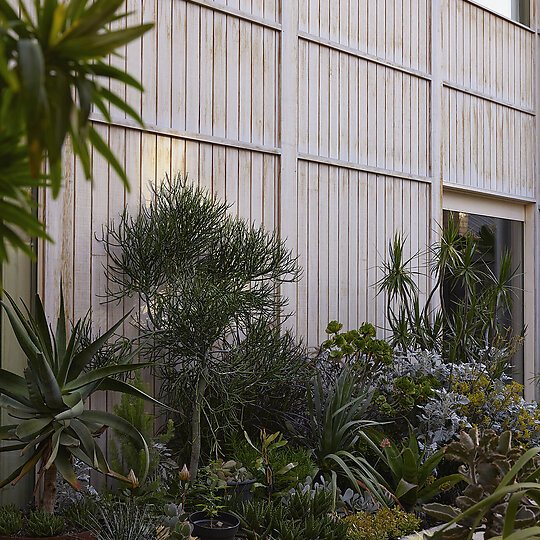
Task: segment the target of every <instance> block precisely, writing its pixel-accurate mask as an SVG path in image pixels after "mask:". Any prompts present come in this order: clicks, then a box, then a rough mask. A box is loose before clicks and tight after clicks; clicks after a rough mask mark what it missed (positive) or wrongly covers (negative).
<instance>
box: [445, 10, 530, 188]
mask: <svg viewBox="0 0 540 540" xmlns="http://www.w3.org/2000/svg"><path fill="white" fill-rule="evenodd" d="M442 16H443V24H442V49H443V51H444V52H443V58H442V60H443V78H444V82H443V85H444V88H443V156H442V159H443V178H444V182H445V183H448V184H452V185H456V184H461V185H464V186H470V187H471V188H473V189H479V190H482V191H488V192H494V193H504V194H510V195H514V196H517V197H522V198H535V197H536V193H535V181H534V177H535V168H534V167H535V152H536V149H535V143H534V141H535V125H536V118H535V115H536V113H535V96H534V89H535V81H534V61H533V59H534V47H535V42H534V32H533V31H532V30H530V29H529V28H527V27H524V26H522V25H520V24H518V23H514V22H512V21H510V20H508V19H505V18H504V17H500V16H498V15H496V14H494V13H491V12H489V11H487V10H485V9H482V8H480V7H478V6H476V5H474V4H473V3H470V2H467V1H464V0H443V1H442Z"/></svg>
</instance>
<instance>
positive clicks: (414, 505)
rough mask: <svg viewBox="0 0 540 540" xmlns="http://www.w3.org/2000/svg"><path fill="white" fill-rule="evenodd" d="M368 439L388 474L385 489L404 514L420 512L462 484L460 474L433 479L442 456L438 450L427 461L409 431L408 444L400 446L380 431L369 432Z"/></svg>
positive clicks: (423, 452) (410, 430)
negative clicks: (431, 502) (370, 440)
mask: <svg viewBox="0 0 540 540" xmlns="http://www.w3.org/2000/svg"><path fill="white" fill-rule="evenodd" d="M369 435H370V437H371V438H372V439H373V441H374V442H375V443H376V445H375V446H374V447H373V448H374V449H375V451H376V453H377V454H378V455H379V456H380V457H381V458H382V460H383V462H384V463H385V464H386V466H387V467H388V469H389V471H390V476H389V477H387V482H386V485H387V487H388V488H389V490H390V491H391V492H392V493H393V495H394V497H395V498H396V499H397V500H398V501H399V504H400V505H401V506H402V507H403V508H404V509H405V510H407V511H413V510H414V511H418V510H420V508H421V505H423V504H425V503H427V502H429V501H431V500H433V499H434V498H435V497H436V496H437V495H439V494H440V493H442V492H443V491H446V490H448V489H450V488H451V487H453V486H454V485H455V484H457V483H458V482H459V481H461V476H460V475H459V474H452V475H447V476H441V477H440V478H436V476H437V472H436V469H437V466H438V465H439V463H440V462H441V460H442V458H443V452H442V450H439V451H438V452H436V453H435V454H433V455H432V456H430V457H428V458H426V451H425V449H424V450H421V449H420V445H419V444H418V440H417V438H416V435H415V434H414V431H413V430H412V428H411V427H409V438H408V440H407V441H405V442H403V443H402V444H401V445H397V444H396V443H395V442H393V441H391V440H390V439H387V438H386V436H385V435H384V433H382V432H379V431H375V430H373V431H371V430H370V432H369Z"/></svg>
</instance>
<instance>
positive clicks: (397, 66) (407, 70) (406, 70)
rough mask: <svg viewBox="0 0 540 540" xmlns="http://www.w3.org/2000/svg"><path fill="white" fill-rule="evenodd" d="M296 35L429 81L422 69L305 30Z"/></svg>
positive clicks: (429, 77)
mask: <svg viewBox="0 0 540 540" xmlns="http://www.w3.org/2000/svg"><path fill="white" fill-rule="evenodd" d="M298 37H299V38H300V39H303V40H304V41H310V42H311V43H316V44H317V45H322V46H324V47H328V48H329V49H334V50H336V51H341V52H343V53H345V54H349V55H351V56H356V57H357V58H362V59H363V60H367V61H368V62H372V63H374V64H379V65H380V66H384V67H387V68H390V69H394V70H396V71H401V72H402V73H407V74H408V75H412V76H413V77H418V78H419V79H424V80H426V81H431V75H430V74H429V73H425V72H423V71H419V70H417V69H413V68H408V67H405V66H402V65H400V64H396V63H395V62H390V61H389V60H385V59H384V58H380V57H379V56H375V55H373V54H369V53H366V52H362V51H360V50H358V49H354V48H352V47H348V46H347V45H342V44H341V43H337V42H335V41H331V40H329V39H325V38H321V37H317V36H312V35H311V34H308V33H307V32H298Z"/></svg>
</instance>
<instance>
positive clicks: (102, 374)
mask: <svg viewBox="0 0 540 540" xmlns="http://www.w3.org/2000/svg"><path fill="white" fill-rule="evenodd" d="M6 296H7V298H8V300H9V303H8V304H6V303H5V302H3V301H0V305H1V306H2V307H3V308H4V309H5V311H6V313H7V315H8V318H9V321H10V323H11V327H12V328H13V331H14V333H15V336H16V338H17V340H18V342H19V344H20V345H21V348H22V349H23V351H24V352H25V354H26V356H27V358H28V367H27V368H26V369H25V372H24V377H21V376H19V375H15V374H13V373H10V372H9V371H6V370H0V407H1V408H3V409H5V410H6V412H7V414H8V415H9V417H10V418H11V419H12V420H11V421H12V422H13V423H11V424H10V425H7V426H2V427H0V440H4V441H11V442H13V443H15V444H12V445H11V446H3V447H2V451H10V450H22V452H21V454H22V455H23V457H24V458H25V461H24V462H23V465H22V466H21V467H20V468H19V469H17V470H16V471H14V472H13V473H12V474H11V475H9V476H8V477H7V478H6V479H4V480H3V481H1V482H0V487H2V486H4V485H6V484H8V483H9V482H11V481H18V479H19V478H21V477H22V476H24V474H26V473H28V472H29V471H31V470H32V469H33V467H34V465H36V463H37V462H38V461H39V460H41V468H42V469H49V468H50V467H51V466H52V465H53V464H54V465H55V466H56V467H57V469H58V471H59V472H60V473H61V474H62V476H63V477H64V478H65V479H66V481H68V482H69V483H70V484H71V485H72V486H73V487H75V488H78V486H79V484H78V481H77V478H76V476H75V473H74V470H73V467H72V459H73V457H76V458H78V459H80V460H82V461H83V462H85V463H87V464H88V465H89V466H91V467H93V468H95V469H97V470H99V471H101V472H102V473H104V474H106V475H110V476H113V477H115V478H122V479H123V480H124V481H126V482H128V483H129V480H128V479H127V478H124V477H121V475H119V474H117V473H115V472H114V471H112V470H111V468H110V467H109V465H108V463H107V461H106V459H105V457H104V456H103V454H102V452H101V450H100V448H99V446H98V444H97V442H96V439H95V436H96V435H97V434H98V433H101V431H102V430H103V428H104V427H113V428H114V429H117V430H119V431H121V432H122V433H124V434H125V435H127V436H128V437H131V438H132V439H133V440H134V442H135V443H136V444H138V445H139V446H140V447H141V449H142V450H143V452H144V455H145V457H146V466H145V468H144V474H143V476H146V473H147V471H148V459H149V458H148V448H147V446H146V442H145V441H144V438H143V437H142V435H141V434H140V433H139V431H137V429H135V428H134V427H133V426H132V425H131V424H130V423H129V422H126V421H125V420H123V419H121V418H119V417H117V416H115V415H114V414H111V413H106V412H100V411H88V410H85V409H84V402H85V400H86V398H88V397H89V396H90V395H91V394H92V393H94V392H96V391H97V390H113V391H118V392H125V393H129V394H132V395H135V396H137V397H139V398H143V399H147V400H150V401H153V402H154V403H157V404H160V403H159V402H158V401H156V400H155V399H154V398H152V397H151V396H149V395H148V394H146V393H144V392H143V391H141V390H139V389H137V388H135V387H133V386H131V385H130V384H128V383H126V382H123V381H120V380H117V379H115V378H114V376H115V375H118V374H122V373H128V372H132V371H134V370H137V369H141V368H144V367H148V366H150V365H151V364H148V363H136V364H134V363H125V359H124V363H122V364H119V365H114V366H108V367H101V368H97V369H86V368H87V367H88V366H89V365H90V363H91V361H92V358H93V356H94V355H95V353H96V352H97V351H98V350H99V348H100V347H101V346H103V345H104V344H105V342H106V341H107V340H108V339H110V338H111V336H112V334H113V333H114V331H115V330H116V328H117V327H118V326H119V324H121V323H122V321H123V320H124V319H121V320H120V321H119V322H118V323H117V324H116V325H114V326H113V327H112V328H111V329H110V330H109V331H108V332H106V333H104V334H103V335H102V336H101V337H99V338H98V339H97V340H95V341H93V342H91V343H90V344H89V345H87V346H86V347H84V348H82V349H81V346H80V339H81V328H82V324H81V321H79V322H78V323H77V324H76V325H75V326H74V329H73V331H72V333H71V337H70V338H69V339H68V338H67V332H66V322H65V312H64V299H63V296H62V297H61V302H60V315H59V318H58V321H57V324H56V330H55V332H54V333H53V332H52V329H51V328H50V327H49V325H48V324H47V320H46V318H45V313H44V310H43V305H42V303H41V300H40V298H39V296H37V295H36V298H35V307H34V313H35V316H32V315H31V313H30V310H28V309H27V308H26V307H25V309H26V314H25V313H23V312H22V311H21V310H20V309H19V308H18V307H17V305H16V304H15V302H14V301H13V300H12V299H11V297H9V296H8V295H6ZM134 354H136V351H135V353H134ZM141 480H144V478H142V479H141Z"/></svg>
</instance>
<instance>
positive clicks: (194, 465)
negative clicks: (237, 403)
mask: <svg viewBox="0 0 540 540" xmlns="http://www.w3.org/2000/svg"><path fill="white" fill-rule="evenodd" d="M206 376H207V371H206V369H205V370H203V372H202V373H201V375H200V377H199V381H198V382H197V394H196V396H195V408H194V409H193V415H192V416H191V437H192V441H191V460H190V463H189V475H190V477H191V479H190V482H192V483H193V482H195V480H196V478H197V470H198V468H199V459H200V457H201V410H202V403H203V398H204V394H205V392H206V386H207V382H206Z"/></svg>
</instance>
